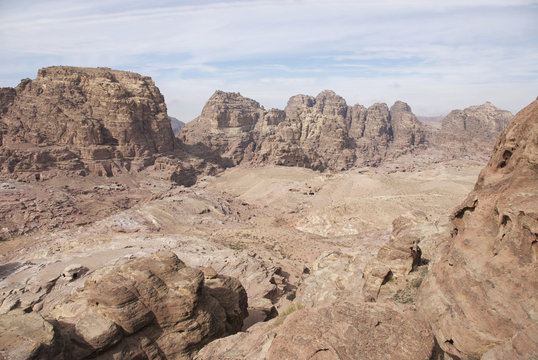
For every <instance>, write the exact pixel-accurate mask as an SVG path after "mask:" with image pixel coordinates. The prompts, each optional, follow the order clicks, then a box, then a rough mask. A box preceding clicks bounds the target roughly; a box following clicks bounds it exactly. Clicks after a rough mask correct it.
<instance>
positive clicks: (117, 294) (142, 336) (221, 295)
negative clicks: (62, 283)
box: [47, 252, 247, 359]
mask: <svg viewBox="0 0 538 360" xmlns="http://www.w3.org/2000/svg"><path fill="white" fill-rule="evenodd" d="M246 316H247V295H246V292H245V290H244V289H243V287H242V286H241V284H240V283H239V281H238V280H236V279H233V278H230V277H227V276H223V275H219V276H217V277H215V278H212V279H207V282H206V283H204V274H203V273H202V272H201V271H199V270H196V269H194V268H190V267H187V266H186V265H185V264H184V263H183V262H182V261H181V260H179V259H178V258H177V256H176V255H175V254H173V253H171V252H157V253H154V254H153V255H151V256H149V257H146V258H140V259H135V260H132V261H129V262H127V263H125V264H123V265H119V266H112V267H105V268H102V269H99V270H97V271H95V272H94V273H93V274H92V275H91V276H90V277H89V279H88V280H87V281H86V284H85V286H84V288H83V289H82V290H81V291H79V292H77V293H75V294H74V295H73V296H72V297H70V298H69V299H67V300H65V301H64V302H62V303H59V304H57V305H56V306H55V307H54V308H53V309H52V310H51V311H50V312H49V313H48V315H47V318H48V319H49V320H50V321H51V322H52V323H53V324H54V325H55V327H56V328H57V329H58V332H59V334H60V337H61V338H62V339H63V348H62V349H60V351H61V355H59V356H63V357H65V358H86V357H91V356H96V355H97V354H99V356H101V357H103V358H109V357H111V358H120V359H131V358H142V359H146V358H153V357H152V356H150V355H151V354H152V353H155V354H158V356H160V357H165V358H174V359H188V358H190V356H191V354H192V352H193V351H195V350H197V349H199V348H200V347H201V346H202V345H204V344H206V343H208V342H209V341H211V340H212V339H215V338H217V337H221V336H224V335H228V334H232V333H235V332H237V331H239V330H240V329H241V327H242V325H243V319H244V318H245V317H246ZM133 354H134V355H133ZM135 355H136V356H135Z"/></svg>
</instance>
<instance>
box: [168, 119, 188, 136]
mask: <svg viewBox="0 0 538 360" xmlns="http://www.w3.org/2000/svg"><path fill="white" fill-rule="evenodd" d="M169 117H170V124H171V125H172V131H173V132H174V135H177V134H178V133H179V130H181V128H182V127H183V126H185V123H184V122H183V121H181V120H178V119H176V118H175V117H172V116H169Z"/></svg>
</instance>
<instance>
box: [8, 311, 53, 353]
mask: <svg viewBox="0 0 538 360" xmlns="http://www.w3.org/2000/svg"><path fill="white" fill-rule="evenodd" d="M54 345H55V337H54V329H53V327H52V325H51V324H50V323H48V322H47V321H45V320H44V319H43V318H42V317H41V316H40V315H39V314H38V313H35V312H31V313H25V312H24V311H22V310H14V311H11V312H9V313H7V314H3V315H0V358H2V359H4V358H5V359H10V360H11V359H13V360H19V359H20V360H25V359H47V358H49V359H50V358H52V357H53V354H54V352H53V350H54Z"/></svg>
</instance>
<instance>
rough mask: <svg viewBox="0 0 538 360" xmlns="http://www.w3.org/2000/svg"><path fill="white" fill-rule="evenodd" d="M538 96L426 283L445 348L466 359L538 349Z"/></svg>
mask: <svg viewBox="0 0 538 360" xmlns="http://www.w3.org/2000/svg"><path fill="white" fill-rule="evenodd" d="M537 119H538V101H534V102H533V103H531V104H530V105H529V106H527V107H526V108H525V109H523V110H521V111H520V112H519V113H518V114H517V115H516V116H515V117H514V119H513V120H512V121H511V122H510V124H509V125H508V126H507V128H506V129H505V130H504V132H503V133H502V134H501V136H500V137H499V139H498V141H497V143H496V145H495V148H494V151H493V155H492V156H491V159H490V161H489V163H488V164H487V166H486V167H485V168H484V169H483V170H482V172H481V173H480V176H479V178H478V181H477V183H476V185H475V188H474V190H473V191H472V192H471V193H470V194H469V195H468V197H467V199H466V200H465V201H464V202H463V204H462V205H461V206H460V207H459V208H458V209H457V210H456V211H455V212H454V214H453V215H452V225H453V229H452V232H451V238H450V239H449V240H447V243H446V248H445V250H444V252H443V255H442V256H441V257H440V260H439V262H438V263H436V264H435V265H434V266H433V267H432V269H431V270H430V273H429V274H428V276H427V277H426V279H425V281H424V283H423V285H422V287H421V288H420V296H419V308H420V309H421V311H422V312H423V313H424V314H425V315H426V317H427V318H428V320H429V322H430V323H431V325H432V328H433V331H434V333H435V336H436V338H437V341H438V343H439V345H440V346H441V347H442V348H443V350H445V351H446V352H448V353H449V354H452V355H455V356H458V357H462V358H478V357H480V356H482V355H483V354H485V353H486V352H487V354H486V355H484V357H483V358H484V359H513V358H518V359H531V358H535V356H536V354H537V353H538V342H537V339H536V337H533V336H530V337H529V334H536V330H537V321H538V318H537V314H538V305H537V302H536V294H537V293H538V281H537V278H536V273H537V270H538V267H537V264H538V243H537V239H538V238H537V234H538V216H537V214H538V121H537Z"/></svg>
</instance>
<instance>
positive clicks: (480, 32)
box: [0, 0, 538, 120]
mask: <svg viewBox="0 0 538 360" xmlns="http://www.w3.org/2000/svg"><path fill="white" fill-rule="evenodd" d="M0 14H1V15H0V42H1V43H2V47H3V52H2V54H0V64H1V65H2V66H1V67H0V83H2V85H3V86H6V85H9V86H14V85H15V84H16V82H18V80H19V79H20V78H22V77H33V76H35V73H36V71H37V68H39V67H43V66H48V65H57V64H62V65H78V66H108V67H112V68H119V69H124V70H131V71H137V72H141V73H143V74H146V75H150V76H152V77H153V78H154V80H155V81H156V83H157V84H158V85H159V86H160V87H161V90H162V92H163V93H164V95H165V97H166V98H167V102H168V107H169V110H170V113H171V114H172V115H178V116H179V117H180V118H181V119H182V120H190V119H191V118H193V117H194V116H196V114H198V113H199V112H200V110H201V105H203V102H204V101H205V100H206V99H207V98H208V96H209V95H210V94H211V93H212V91H213V90H215V89H217V88H224V89H226V90H232V91H241V92H246V93H252V96H253V97H255V98H256V100H258V101H260V102H261V103H267V104H277V105H279V106H282V105H283V103H285V101H286V99H287V97H288V96H289V95H293V93H290V92H291V89H293V90H294V91H296V92H305V93H310V94H313V93H315V92H316V91H317V90H319V89H324V88H333V89H334V90H335V91H337V90H338V89H342V90H341V92H342V95H346V94H348V96H349V97H350V98H349V99H348V100H349V101H359V100H360V101H364V102H365V103H368V102H369V101H370V100H374V99H385V98H386V99H392V97H393V96H396V95H399V96H401V98H402V99H405V98H406V97H408V98H412V99H413V101H416V102H411V101H410V104H411V105H412V106H413V107H414V108H418V109H422V108H423V109H431V110H428V111H430V112H431V113H432V114H434V113H435V111H437V112H438V113H440V112H447V111H448V110H449V109H448V108H447V107H448V106H457V107H464V106H468V105H471V104H473V103H475V100H476V101H478V100H480V99H481V98H484V97H486V95H487V100H491V101H493V102H494V103H495V104H501V103H505V104H506V105H504V106H505V107H508V108H509V109H510V110H512V111H515V110H517V108H519V107H521V106H523V105H525V102H528V99H529V98H531V99H533V98H534V97H535V96H536V95H537V94H536V93H538V88H537V86H536V85H535V84H537V83H538V82H537V81H536V80H538V66H537V65H536V64H538V51H537V50H538V40H537V39H536V38H535V34H536V33H538V25H537V22H536V21H535V20H536V18H537V15H538V2H537V1H527V0H512V1H502V0H491V1H488V0H477V1H468V0H465V1H463V0H454V1H443V2H432V1H427V0H414V1H400V0H398V1H396V0H376V1H373V0H370V1H350V0H335V1H331V2H327V1H318V0H276V1H267V0H254V1H180V2H177V1H154V2H147V1H139V0H132V1H124V0H107V1H104V0H97V1H92V2H88V1H67V0H56V1H40V2H29V1H24V0H17V1H12V0H3V1H2V2H1V3H0ZM395 83H398V84H400V87H395V86H394V84H395ZM503 84H504V85H503ZM354 86H355V90H353V87H354ZM243 89H244V90H243ZM420 91H423V92H427V93H423V94H422V96H420V94H419V92H420ZM337 92H338V91H337ZM344 92H345V93H344ZM367 92H368V93H369V94H366V93H367ZM477 92H479V93H478V94H477ZM359 93H360V94H361V95H359ZM514 94H517V95H518V96H520V98H519V100H518V99H515V98H514ZM277 99H280V100H277ZM354 99H357V100H354ZM447 99H453V100H450V101H448V100H447ZM505 99H512V100H510V101H505ZM391 101H392V100H391ZM408 101H409V100H408ZM415 104H416V105H415ZM270 106H273V105H270ZM435 109H437V110H435ZM425 111H426V110H425Z"/></svg>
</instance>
